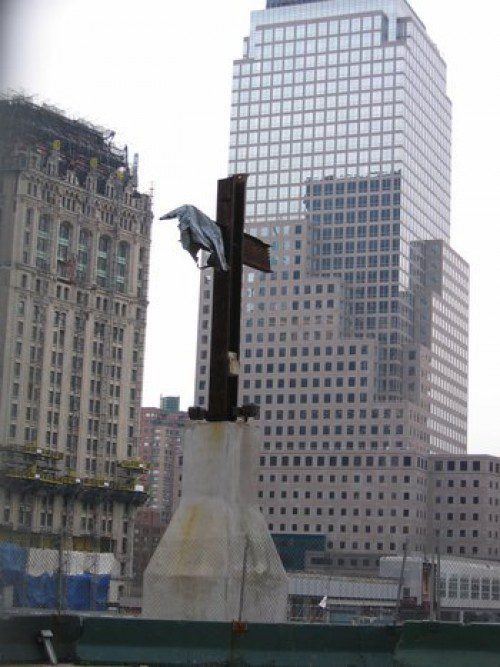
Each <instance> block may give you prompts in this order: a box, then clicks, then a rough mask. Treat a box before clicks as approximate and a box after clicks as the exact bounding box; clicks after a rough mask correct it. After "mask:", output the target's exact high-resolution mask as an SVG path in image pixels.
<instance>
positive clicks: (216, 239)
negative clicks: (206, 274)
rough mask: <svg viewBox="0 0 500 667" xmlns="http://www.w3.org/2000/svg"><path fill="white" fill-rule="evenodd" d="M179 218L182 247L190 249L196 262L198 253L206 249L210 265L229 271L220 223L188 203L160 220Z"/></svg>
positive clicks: (189, 251)
mask: <svg viewBox="0 0 500 667" xmlns="http://www.w3.org/2000/svg"><path fill="white" fill-rule="evenodd" d="M173 218H177V219H178V220H179V225H178V226H179V229H180V232H181V244H182V247H183V248H184V249H185V250H187V251H188V253H189V254H190V255H191V257H192V258H193V259H194V261H195V262H196V263H198V253H199V251H200V250H206V251H207V252H208V253H210V254H209V258H208V262H207V263H208V266H213V267H214V268H216V269H220V270H222V271H227V270H228V269H229V266H228V264H227V261H226V256H225V252H224V241H223V239H222V231H221V228H220V227H219V225H218V224H217V223H216V222H215V221H214V220H212V219H211V218H209V217H208V215H205V214H204V213H202V212H201V211H200V210H199V209H198V208H196V206H191V205H190V204H186V205H185V206H179V208H176V209H174V210H173V211H170V213H166V214H165V215H162V216H161V218H160V220H171V219H173Z"/></svg>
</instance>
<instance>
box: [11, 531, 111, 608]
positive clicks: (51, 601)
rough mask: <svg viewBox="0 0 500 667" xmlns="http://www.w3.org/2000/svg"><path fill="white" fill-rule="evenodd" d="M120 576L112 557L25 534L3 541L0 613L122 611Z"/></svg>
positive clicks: (54, 538)
mask: <svg viewBox="0 0 500 667" xmlns="http://www.w3.org/2000/svg"><path fill="white" fill-rule="evenodd" d="M17 537H18V536H17ZM44 542H45V544H44ZM119 574H120V568H119V565H118V563H117V561H116V559H115V557H114V556H113V554H112V553H99V552H98V551H92V550H90V549H89V550H88V551H77V550H74V548H73V546H72V542H71V540H70V539H68V538H64V537H61V536H57V535H47V536H46V538H45V540H40V539H39V536H38V535H30V534H24V535H23V536H21V538H20V539H19V537H18V539H17V540H16V541H15V542H14V541H13V540H12V539H11V540H9V539H4V540H3V541H0V608H1V609H3V610H4V611H9V612H14V613H21V612H26V611H27V610H29V611H34V612H36V611H42V610H43V611H51V612H56V613H57V612H59V613H62V612H67V611H78V612H94V613H103V612H111V611H113V610H117V609H118V587H119V585H120V577H119Z"/></svg>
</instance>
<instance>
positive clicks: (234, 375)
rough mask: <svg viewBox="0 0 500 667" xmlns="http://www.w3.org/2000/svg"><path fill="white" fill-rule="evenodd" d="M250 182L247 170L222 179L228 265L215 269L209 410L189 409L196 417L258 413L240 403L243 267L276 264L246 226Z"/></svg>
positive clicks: (221, 219) (220, 212) (220, 210)
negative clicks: (247, 191)
mask: <svg viewBox="0 0 500 667" xmlns="http://www.w3.org/2000/svg"><path fill="white" fill-rule="evenodd" d="M246 181H247V175H246V174H236V175H235V176H230V177H229V178H224V179H221V180H220V181H219V182H218V189H217V223H218V225H219V226H220V228H221V230H222V236H223V240H224V250H225V255H226V260H227V263H228V264H229V270H228V271H221V270H218V269H214V272H213V292H212V327H211V342H210V381H209V393H208V410H204V409H202V408H190V409H189V415H190V417H191V419H200V418H204V419H207V420H208V421H235V420H236V418H237V417H238V416H240V415H241V416H244V417H245V416H254V415H255V414H256V412H257V411H256V410H255V408H253V409H252V407H251V406H247V407H246V408H245V407H242V408H238V375H239V354H240V318H241V283H242V273H243V266H249V267H252V268H254V269H257V270H258V271H264V272H266V273H270V272H271V263H270V258H269V245H268V244H267V243H264V242H263V241H260V240H259V239H257V238H255V237H254V236H250V235H249V234H245V233H244V231H243V226H244V219H245V191H246Z"/></svg>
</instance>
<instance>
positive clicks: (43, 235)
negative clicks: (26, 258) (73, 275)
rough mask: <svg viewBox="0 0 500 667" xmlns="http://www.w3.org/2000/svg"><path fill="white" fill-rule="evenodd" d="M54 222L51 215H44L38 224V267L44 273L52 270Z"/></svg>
mask: <svg viewBox="0 0 500 667" xmlns="http://www.w3.org/2000/svg"><path fill="white" fill-rule="evenodd" d="M51 227H52V220H51V217H50V215H48V214H47V213H44V214H42V215H41V216H40V220H39V222H38V231H37V237H36V265H37V268H39V269H43V270H44V271H49V270H50V233H51Z"/></svg>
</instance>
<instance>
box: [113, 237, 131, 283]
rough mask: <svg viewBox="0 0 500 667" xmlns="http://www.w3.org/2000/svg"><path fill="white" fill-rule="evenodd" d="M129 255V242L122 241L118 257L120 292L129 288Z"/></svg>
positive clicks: (117, 270)
mask: <svg viewBox="0 0 500 667" xmlns="http://www.w3.org/2000/svg"><path fill="white" fill-rule="evenodd" d="M129 255H130V248H129V245H128V243H126V242H125V241H120V243H119V244H118V254H117V257H116V289H117V290H118V291H120V292H125V291H126V289H127V278H128V265H129Z"/></svg>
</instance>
